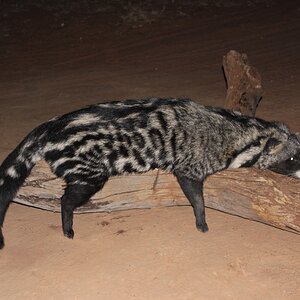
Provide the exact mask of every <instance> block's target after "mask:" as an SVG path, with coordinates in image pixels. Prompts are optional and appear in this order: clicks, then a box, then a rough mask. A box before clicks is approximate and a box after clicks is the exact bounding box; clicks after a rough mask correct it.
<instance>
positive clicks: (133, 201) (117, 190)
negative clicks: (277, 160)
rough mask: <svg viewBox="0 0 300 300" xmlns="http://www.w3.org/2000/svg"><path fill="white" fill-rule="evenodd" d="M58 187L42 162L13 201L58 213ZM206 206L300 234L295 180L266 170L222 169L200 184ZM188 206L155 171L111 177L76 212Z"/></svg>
mask: <svg viewBox="0 0 300 300" xmlns="http://www.w3.org/2000/svg"><path fill="white" fill-rule="evenodd" d="M63 188H64V183H63V181H62V180H61V179H58V178H56V177H55V176H54V175H53V174H52V173H51V171H50V169H49V167H48V165H47V164H46V163H45V162H40V163H38V165H37V166H36V167H35V168H34V169H33V171H32V174H31V175H30V177H29V178H28V179H27V180H26V182H25V184H24V186H23V187H22V188H21V190H20V191H19V194H18V196H17V198H16V200H15V201H17V202H19V203H24V204H26V205H31V206H36V207H39V208H42V209H46V210H50V211H54V212H57V211H60V197H61V195H62V193H63ZM204 191H205V201H206V206H207V207H210V208H214V209H217V210H220V211H224V212H227V213H230V214H233V215H238V216H241V217H244V218H247V219H251V220H256V221H260V222H263V223H267V224H270V225H273V226H276V227H279V228H282V229H286V230H289V231H294V232H297V233H300V182H299V181H298V180H296V179H292V178H289V177H286V176H281V175H277V174H275V173H272V172H270V171H261V170H255V169H240V170H227V171H224V172H221V173H218V174H215V175H213V176H211V177H210V178H208V180H207V181H206V183H205V188H204ZM176 205H189V203H188V201H187V200H186V197H185V196H184V195H183V193H182V192H181V190H180V188H179V186H178V183H177V181H176V179H175V177H174V176H173V175H171V174H167V173H163V172H161V171H152V172H148V173H146V174H142V175H129V176H119V177H113V178H111V179H110V180H109V181H108V183H107V184H106V185H105V186H104V188H103V190H102V191H101V192H99V193H97V194H96V195H95V196H94V197H92V199H91V201H89V202H88V203H86V204H85V205H83V206H81V207H79V208H78V209H77V210H76V212H78V213H84V212H110V211H116V210H126V209H135V208H152V207H160V206H176Z"/></svg>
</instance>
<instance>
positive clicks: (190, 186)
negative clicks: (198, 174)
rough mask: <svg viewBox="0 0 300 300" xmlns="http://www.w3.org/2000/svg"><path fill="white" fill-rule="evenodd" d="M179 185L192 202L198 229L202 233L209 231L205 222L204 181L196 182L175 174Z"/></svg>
mask: <svg viewBox="0 0 300 300" xmlns="http://www.w3.org/2000/svg"><path fill="white" fill-rule="evenodd" d="M175 176H176V177H177V180H178V183H179V185H180V187H181V189H182V191H183V193H184V194H185V196H186V197H187V198H188V200H189V201H190V203H191V205H192V206H193V209H194V214H195V217H196V227H197V229H198V230H200V231H202V232H206V231H208V226H207V224H206V220H205V206H204V198H203V181H194V180H192V179H189V178H187V177H185V176H184V175H181V174H175Z"/></svg>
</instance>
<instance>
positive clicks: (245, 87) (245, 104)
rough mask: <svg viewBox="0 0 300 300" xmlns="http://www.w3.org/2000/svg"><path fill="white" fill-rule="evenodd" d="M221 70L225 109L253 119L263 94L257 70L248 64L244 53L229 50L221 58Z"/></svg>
mask: <svg viewBox="0 0 300 300" xmlns="http://www.w3.org/2000/svg"><path fill="white" fill-rule="evenodd" d="M223 70H224V74H225V77H226V81H227V95H226V102H225V107H226V108H229V109H234V110H239V111H240V112H241V113H242V114H243V115H246V116H251V117H254V116H255V112H256V108H257V105H258V103H259V101H260V100H261V98H262V94H263V89H262V84H261V76H260V75H259V73H258V71H257V69H256V68H254V67H253V66H251V65H250V64H249V60H248V57H247V55H246V54H245V53H243V54H240V53H238V52H236V51H234V50H231V51H229V52H228V53H227V54H226V55H225V56H224V57H223Z"/></svg>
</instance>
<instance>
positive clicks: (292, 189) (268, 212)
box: [14, 51, 300, 234]
mask: <svg viewBox="0 0 300 300" xmlns="http://www.w3.org/2000/svg"><path fill="white" fill-rule="evenodd" d="M223 68H224V73H225V76H226V79H227V85H228V90H227V96H226V103H225V107H227V108H231V109H235V110H240V111H241V112H242V113H243V114H245V115H249V116H254V115H255V112H256V108H257V105H258V103H259V101H260V99H261V97H262V91H263V90H262V85H261V77H260V75H259V73H258V71H257V69H255V68H254V67H252V66H250V65H249V61H248V58H247V55H246V54H240V53H238V52H236V51H230V52H229V53H228V54H227V55H226V56H225V57H224V58H223ZM63 189H64V185H63V181H62V180H60V179H58V178H56V177H55V176H54V175H53V174H52V173H51V171H50V169H49V168H48V166H47V165H46V163H45V162H40V163H39V164H37V166H36V167H35V168H34V169H33V171H32V174H31V175H30V177H29V178H28V179H27V180H26V182H25V184H24V186H23V187H22V188H21V190H20V191H19V193H18V195H17V197H16V199H15V200H14V201H15V202H19V203H23V204H26V205H29V206H34V207H38V208H41V209H46V210H50V211H54V212H58V211H60V197H61V196H62V193H63ZM204 192H205V201H206V206H207V207H210V208H213V209H217V210H220V211H223V212H226V213H230V214H233V215H237V216H241V217H244V218H247V219H251V220H255V221H259V222H262V223H266V224H269V225H272V226H275V227H278V228H281V229H284V230H288V231H292V232H295V233H298V234H300V181H299V180H295V179H292V178H289V177H285V176H282V175H278V174H275V173H272V172H270V171H261V170H256V169H239V170H227V171H224V172H221V173H218V174H215V175H213V176H210V177H209V178H208V180H207V181H206V182H205V188H204ZM176 205H189V203H188V201H187V200H186V198H185V196H184V195H183V193H182V191H181V190H180V188H179V185H178V183H177V181H176V180H175V178H174V176H173V175H171V174H166V173H163V172H161V171H158V170H157V171H152V172H148V173H146V174H142V175H130V176H119V177H113V178H111V179H110V180H109V181H108V183H107V184H106V185H105V186H104V188H103V190H102V191H101V192H99V193H97V194H96V195H95V196H94V197H92V199H91V201H89V202H88V203H86V204H85V205H83V206H81V207H79V208H78V209H76V211H75V212H77V213H85V212H110V211H116V210H127V209H137V208H152V207H159V206H176Z"/></svg>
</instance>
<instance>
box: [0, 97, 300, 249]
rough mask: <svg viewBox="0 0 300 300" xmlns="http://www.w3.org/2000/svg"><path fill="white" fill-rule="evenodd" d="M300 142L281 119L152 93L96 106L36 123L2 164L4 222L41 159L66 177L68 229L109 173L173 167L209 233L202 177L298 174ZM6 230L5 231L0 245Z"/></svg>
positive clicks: (1, 213) (0, 181)
mask: <svg viewBox="0 0 300 300" xmlns="http://www.w3.org/2000/svg"><path fill="white" fill-rule="evenodd" d="M299 153H300V143H299V140H298V138H297V137H296V135H294V134H291V133H290V131H289V130H288V128H287V127H286V126H285V125H284V124H281V123H277V122H267V121H264V120H261V119H255V118H249V117H245V116H242V115H241V114H240V113H237V112H233V111H229V110H225V109H221V108H213V107H205V106H201V105H198V104H196V103H194V102H193V101H191V100H190V99H171V98H170V99H157V98H152V99H147V100H126V101H115V102H110V103H103V104H97V105H92V106H90V107H87V108H83V109H81V110H78V111H75V112H71V113H68V114H65V115H63V116H61V117H56V118H53V119H51V120H50V121H48V122H46V123H44V124H42V125H40V126H39V127H37V128H36V129H34V130H33V131H32V132H31V133H30V134H29V135H28V136H27V137H26V138H25V139H24V140H23V141H22V142H21V143H20V145H19V146H18V147H17V148H16V149H15V150H14V151H13V152H12V153H11V154H10V155H9V156H8V157H7V158H6V159H5V161H4V162H3V164H2V165H1V167H0V225H2V223H3V219H4V215H5V212H6V209H7V207H8V204H9V202H10V201H11V200H12V199H13V197H14V196H15V194H16V192H17V190H18V189H19V187H20V186H21V185H22V183H23V182H24V180H25V178H26V177H27V176H28V175H29V173H30V171H31V169H32V167H33V166H34V165H35V163H36V162H37V161H38V160H41V159H45V160H46V161H47V162H48V163H49V165H50V166H51V169H52V171H53V172H54V173H55V174H56V175H57V176H58V177H61V178H63V179H64V180H65V182H66V190H65V194H64V196H63V197H62V217H63V231H64V234H65V235H66V236H68V237H73V234H74V233H73V230H72V219H73V210H74V209H75V208H76V207H77V206H79V205H81V204H82V203H84V202H85V201H88V200H89V198H90V197H91V196H92V195H93V194H94V193H96V192H97V191H99V190H100V189H101V188H102V187H103V185H104V184H105V182H106V181H107V180H108V178H109V177H111V176H115V175H121V174H126V173H143V172H146V171H149V170H151V169H155V168H160V169H163V170H166V171H169V172H173V173H174V175H175V176H176V177H177V178H178V182H179V184H180V186H181V187H182V189H183V191H184V192H185V194H186V195H187V197H188V199H189V200H190V202H191V204H192V205H193V207H194V212H195V216H196V225H197V228H198V229H200V230H202V231H204V232H205V231H207V225H206V222H205V214H204V203H203V194H202V183H203V181H204V180H205V178H206V177H207V176H209V175H210V174H213V173H215V172H218V171H221V170H224V169H226V168H240V167H250V166H254V167H257V168H270V169H273V170H275V171H277V172H280V173H284V174H287V175H290V176H294V177H298V178H299V177H300V167H299V166H300V163H299ZM1 246H3V236H2V233H1V232H0V247H1Z"/></svg>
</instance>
